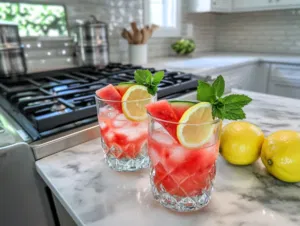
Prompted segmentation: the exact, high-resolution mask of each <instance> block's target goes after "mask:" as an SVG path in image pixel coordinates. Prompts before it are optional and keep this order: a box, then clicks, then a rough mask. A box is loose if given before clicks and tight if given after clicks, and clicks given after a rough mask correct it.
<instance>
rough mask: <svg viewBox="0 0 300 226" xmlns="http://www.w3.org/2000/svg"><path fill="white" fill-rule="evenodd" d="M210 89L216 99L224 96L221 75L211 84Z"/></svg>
mask: <svg viewBox="0 0 300 226" xmlns="http://www.w3.org/2000/svg"><path fill="white" fill-rule="evenodd" d="M212 88H213V89H214V93H215V95H216V96H217V97H221V96H222V95H223V94H224V89H225V81H224V78H223V76H222V75H219V76H218V77H217V79H216V80H215V81H214V82H213V84H212Z"/></svg>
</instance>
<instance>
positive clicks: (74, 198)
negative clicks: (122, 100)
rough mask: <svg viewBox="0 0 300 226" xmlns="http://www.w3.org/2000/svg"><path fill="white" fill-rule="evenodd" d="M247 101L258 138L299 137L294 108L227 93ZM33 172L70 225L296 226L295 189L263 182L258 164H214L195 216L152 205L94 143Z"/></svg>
mask: <svg viewBox="0 0 300 226" xmlns="http://www.w3.org/2000/svg"><path fill="white" fill-rule="evenodd" d="M234 92H235V93H245V94H247V95H249V96H250V97H252V98H253V102H252V103H251V104H250V105H249V106H247V107H246V108H245V111H246V114H247V120H248V121H251V122H253V123H255V124H257V125H258V126H260V127H261V128H262V129H263V131H264V132H265V134H266V135H268V134H270V133H271V132H273V131H276V130H279V129H293V130H298V131H300V120H299V119H300V115H299V112H300V101H299V100H295V99H289V98H282V97H276V96H269V95H265V94H258V93H253V92H245V91H241V90H234ZM36 166H37V170H38V172H39V174H40V175H41V176H42V178H43V179H44V180H45V182H46V183H47V184H48V186H49V187H50V188H51V190H52V191H53V193H54V194H55V195H56V196H57V197H58V199H59V200H60V201H61V203H62V205H63V206H64V207H65V208H66V210H67V211H68V212H69V213H70V215H71V216H72V217H73V219H74V220H75V221H76V223H77V224H78V225H84V226H101V225H111V226H113V225H122V226H129V225H130V226H132V225H143V226H150V225H162V224H163V225H172V226H176V225H178V226H181V225H184V226H189V225H191V226H194V225H199V226H200V225H201V226H211V225H216V226H217V225H220V226H224V225H230V226H250V225H251V226H252V225H256V226H265V225H272V226H274V225H275V226H277V225H278V226H279V225H280V226H282V225H284V226H296V225H300V214H299V213H300V183H296V184H288V183H284V182H281V181H279V180H277V179H275V178H274V177H272V176H270V175H269V174H268V173H267V172H266V171H265V169H264V166H263V165H262V163H261V161H260V160H258V161H257V162H256V163H255V164H253V165H251V166H246V167H236V166H232V165H229V164H227V163H226V162H225V161H224V160H223V159H222V158H221V157H220V158H219V159H218V165H217V178H216V183H215V188H214V192H213V195H212V200H211V202H210V204H209V205H208V206H207V207H205V208H204V209H203V210H200V211H198V212H195V213H175V212H171V211H169V210H167V209H165V208H163V207H161V206H160V205H159V204H158V203H156V202H155V201H154V200H153V199H152V194H151V192H150V183H149V176H148V174H149V171H148V170H143V171H140V172H135V173H118V172H114V171H112V170H111V169H110V168H108V167H107V166H106V164H105V162H104V159H103V154H102V151H101V148H100V139H95V140H92V141H89V142H86V143H84V144H81V145H78V146H75V147H73V148H70V149H67V150H65V151H62V152H59V153H57V154H54V155H52V156H49V157H47V158H44V159H42V160H39V161H37V162H36Z"/></svg>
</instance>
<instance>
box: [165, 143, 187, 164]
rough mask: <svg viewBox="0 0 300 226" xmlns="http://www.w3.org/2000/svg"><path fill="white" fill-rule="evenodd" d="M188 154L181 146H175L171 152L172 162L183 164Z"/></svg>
mask: <svg viewBox="0 0 300 226" xmlns="http://www.w3.org/2000/svg"><path fill="white" fill-rule="evenodd" d="M186 154H187V151H186V150H185V149H184V147H181V146H175V147H173V148H172V150H170V157H169V158H170V160H172V161H174V162H178V163H180V162H183V161H184V159H185V156H186Z"/></svg>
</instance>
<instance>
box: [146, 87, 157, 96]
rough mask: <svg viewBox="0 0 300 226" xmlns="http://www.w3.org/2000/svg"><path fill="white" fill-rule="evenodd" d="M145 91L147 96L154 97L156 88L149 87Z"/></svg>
mask: <svg viewBox="0 0 300 226" xmlns="http://www.w3.org/2000/svg"><path fill="white" fill-rule="evenodd" d="M147 91H148V93H149V94H151V95H152V96H154V95H155V94H156V92H157V86H149V87H147Z"/></svg>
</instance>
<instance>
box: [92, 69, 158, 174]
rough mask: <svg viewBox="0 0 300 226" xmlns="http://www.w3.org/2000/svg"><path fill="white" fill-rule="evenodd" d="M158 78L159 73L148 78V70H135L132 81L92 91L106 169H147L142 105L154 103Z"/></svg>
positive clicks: (144, 109)
mask: <svg viewBox="0 0 300 226" xmlns="http://www.w3.org/2000/svg"><path fill="white" fill-rule="evenodd" d="M147 76H148V79H147V81H150V82H151V87H150V88H149V86H148V83H147V82H146V78H147ZM162 78H163V72H157V73H156V74H154V75H152V74H151V72H150V71H148V70H137V71H136V72H135V80H136V81H135V82H129V83H120V84H118V85H112V84H110V85H107V86H106V87H104V88H102V89H100V90H97V91H96V104H97V113H98V121H99V127H100V135H101V146H102V149H103V151H104V154H105V161H106V163H107V164H108V166H109V167H110V168H112V169H114V170H116V171H136V170H138V169H142V168H147V167H149V156H148V152H147V137H148V122H147V112H146V108H145V105H147V104H149V103H152V102H154V101H155V100H156V96H155V93H156V90H157V85H158V84H159V82H160V81H161V79H162ZM154 80H155V81H154Z"/></svg>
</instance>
